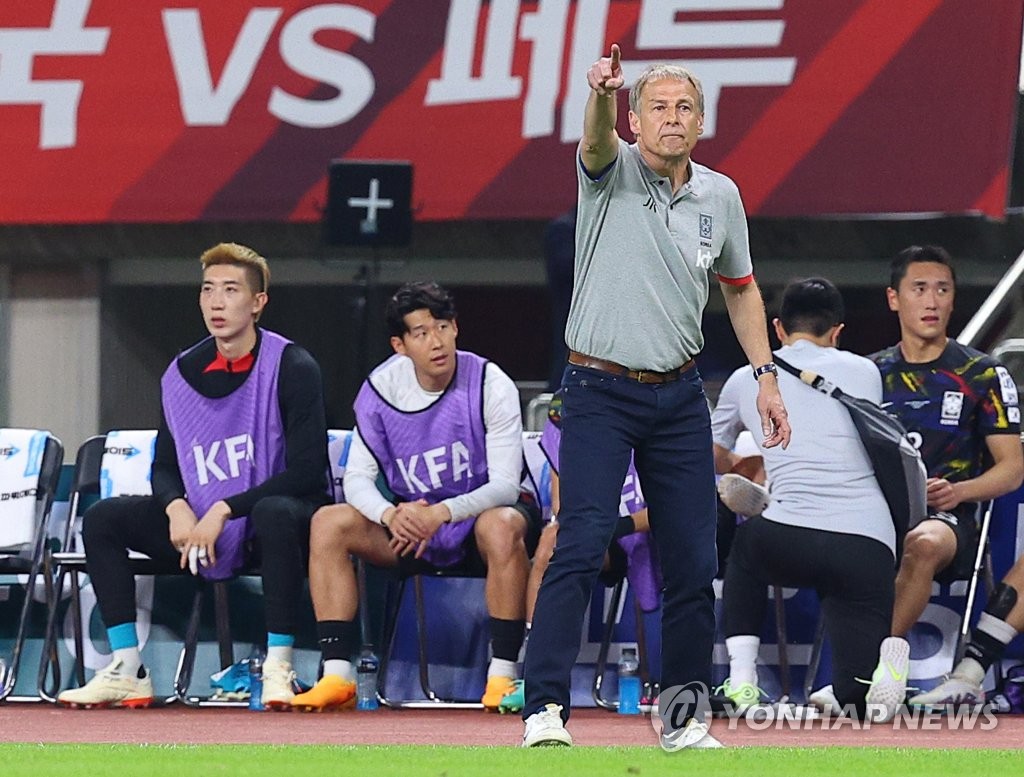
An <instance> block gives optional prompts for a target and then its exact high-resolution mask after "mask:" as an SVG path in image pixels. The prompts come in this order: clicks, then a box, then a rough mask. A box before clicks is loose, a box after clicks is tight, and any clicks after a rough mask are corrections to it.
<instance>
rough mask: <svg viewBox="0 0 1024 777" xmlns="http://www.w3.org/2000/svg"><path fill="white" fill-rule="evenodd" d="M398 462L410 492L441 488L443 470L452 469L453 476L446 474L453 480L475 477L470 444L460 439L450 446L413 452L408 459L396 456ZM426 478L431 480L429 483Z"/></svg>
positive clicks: (450, 480) (396, 462) (454, 481)
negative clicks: (467, 445) (468, 445)
mask: <svg viewBox="0 0 1024 777" xmlns="http://www.w3.org/2000/svg"><path fill="white" fill-rule="evenodd" d="M395 464H396V465H397V466H398V471H399V473H400V474H401V475H402V480H404V481H405V487H406V490H407V491H408V492H409V493H416V492H418V493H420V494H429V493H430V492H431V491H436V490H438V489H439V488H441V486H442V485H443V484H442V482H441V474H442V473H443V472H445V471H446V470H451V476H450V477H448V478H445V479H446V480H448V481H449V482H451V483H458V482H459V481H460V480H462V478H463V477H466V478H472V477H473V468H472V462H471V461H470V456H469V448H467V447H466V445H465V443H463V442H460V441H459V440H456V441H455V442H453V443H452V444H451V448H449V447H448V446H447V445H442V446H440V447H438V448H431V449H430V450H429V451H423V453H414V454H412V455H411V456H409V457H408V458H407V459H403V458H401V457H399V458H397V459H395ZM421 464H422V466H421ZM424 479H426V480H427V481H429V482H430V485H429V486H428V485H427V483H426V482H424Z"/></svg>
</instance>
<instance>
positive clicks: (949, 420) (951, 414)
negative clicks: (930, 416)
mask: <svg viewBox="0 0 1024 777" xmlns="http://www.w3.org/2000/svg"><path fill="white" fill-rule="evenodd" d="M963 409H964V395H963V392H960V391H947V392H946V393H945V394H943V395H942V414H941V416H940V417H939V423H940V424H945V425H946V426H955V425H957V424H958V423H960V413H962V412H963Z"/></svg>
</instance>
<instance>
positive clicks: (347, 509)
mask: <svg viewBox="0 0 1024 777" xmlns="http://www.w3.org/2000/svg"><path fill="white" fill-rule="evenodd" d="M365 521H366V519H365V518H363V516H362V515H360V514H359V512H357V511H356V509H355V508H354V507H352V506H351V505H346V504H340V505H327V506H326V507H321V508H320V509H319V510H317V511H316V512H315V513H314V514H313V520H312V521H311V522H310V525H309V550H310V554H311V555H312V554H316V553H318V552H319V553H323V552H327V553H331V554H334V553H339V552H344V551H345V550H347V548H348V540H350V539H351V538H352V536H353V533H354V532H357V531H359V530H360V529H361V528H362V527H361V525H360V522H365Z"/></svg>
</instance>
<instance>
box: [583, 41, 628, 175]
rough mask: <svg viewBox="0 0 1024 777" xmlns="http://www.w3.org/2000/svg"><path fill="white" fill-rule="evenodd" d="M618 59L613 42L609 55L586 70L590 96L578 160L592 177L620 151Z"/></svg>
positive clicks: (617, 47) (584, 117)
mask: <svg viewBox="0 0 1024 777" xmlns="http://www.w3.org/2000/svg"><path fill="white" fill-rule="evenodd" d="M619 56H620V55H619V46H618V44H616V43H613V44H612V50H611V55H610V56H607V57H601V59H599V60H598V61H597V62H595V63H594V64H593V65H591V66H590V70H588V71H587V83H588V84H589V85H590V97H589V98H588V99H587V108H586V111H585V112H584V114H583V140H582V141H581V142H580V161H582V162H583V167H585V168H586V170H587V172H588V173H590V174H591V175H592V176H596V175H598V174H599V173H600V172H601V171H602V170H604V169H605V168H606V167H608V165H610V164H611V163H612V162H614V161H615V156H616V155H617V154H618V152H619V135H618V133H617V132H616V131H615V122H616V120H617V119H618V105H617V103H616V92H617V91H618V90H619V89H621V88H622V85H623V84H624V83H625V79H624V78H623V77H622V66H621V65H620V64H619Z"/></svg>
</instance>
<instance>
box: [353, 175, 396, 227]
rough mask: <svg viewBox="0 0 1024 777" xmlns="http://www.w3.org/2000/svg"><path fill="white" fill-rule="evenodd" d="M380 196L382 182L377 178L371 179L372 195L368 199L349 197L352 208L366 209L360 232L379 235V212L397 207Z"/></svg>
mask: <svg viewBox="0 0 1024 777" xmlns="http://www.w3.org/2000/svg"><path fill="white" fill-rule="evenodd" d="M379 194H380V181H379V180H378V179H376V178H371V179H370V193H369V194H368V195H367V196H366V197H349V198H348V206H349V207H350V208H366V218H365V219H363V220H362V221H361V222H359V231H360V232H362V233H363V234H364V235H365V234H371V235H373V234H376V233H377V210H378V209H384V208H393V207H395V202H394V200H391V199H388V198H382V197H379V196H378V195H379Z"/></svg>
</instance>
